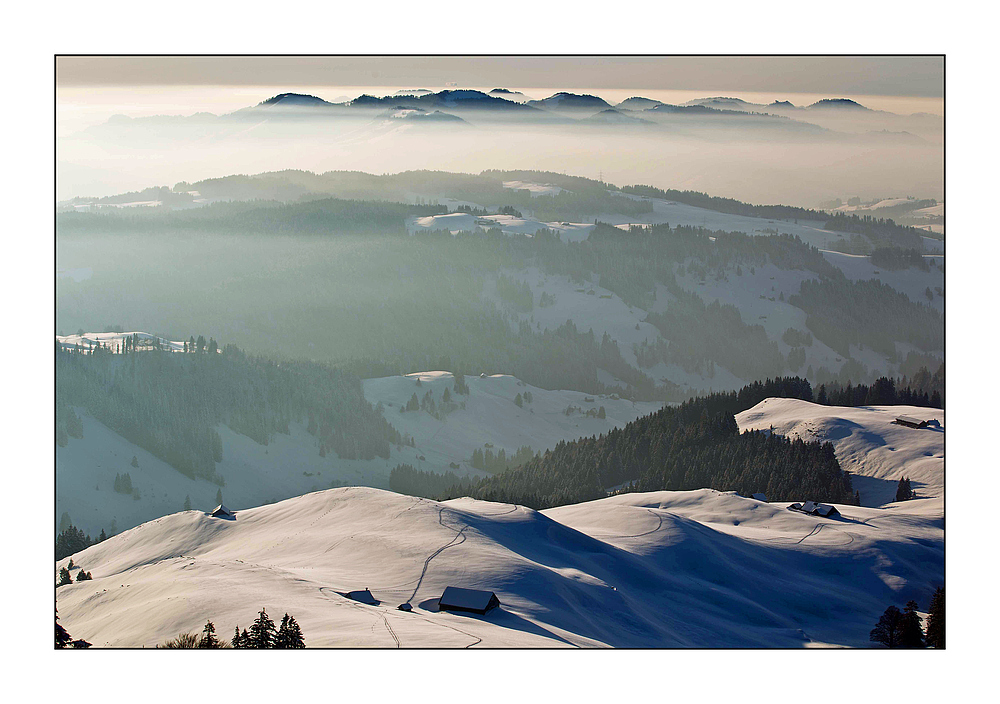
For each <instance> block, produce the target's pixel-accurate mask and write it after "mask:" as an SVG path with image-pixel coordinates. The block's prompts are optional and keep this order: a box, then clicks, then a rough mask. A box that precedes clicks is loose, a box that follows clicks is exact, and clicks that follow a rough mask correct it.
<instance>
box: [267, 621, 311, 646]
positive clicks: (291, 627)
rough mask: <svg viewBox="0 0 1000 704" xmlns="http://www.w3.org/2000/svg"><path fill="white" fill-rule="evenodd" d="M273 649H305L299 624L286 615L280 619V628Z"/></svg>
mask: <svg viewBox="0 0 1000 704" xmlns="http://www.w3.org/2000/svg"><path fill="white" fill-rule="evenodd" d="M274 647H275V648H279V649H293V648H304V647H306V644H305V641H304V640H303V638H302V630H301V629H300V628H299V624H298V623H296V622H295V618H293V617H291V616H289V615H288V614H287V613H285V615H284V616H283V617H282V619H281V626H280V627H279V628H278V635H277V638H276V639H275V641H274Z"/></svg>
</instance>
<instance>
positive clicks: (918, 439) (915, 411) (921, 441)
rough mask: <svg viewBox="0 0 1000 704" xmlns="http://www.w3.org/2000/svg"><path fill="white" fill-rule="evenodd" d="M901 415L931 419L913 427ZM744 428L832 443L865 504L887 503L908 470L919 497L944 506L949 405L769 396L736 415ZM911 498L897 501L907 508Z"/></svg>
mask: <svg viewBox="0 0 1000 704" xmlns="http://www.w3.org/2000/svg"><path fill="white" fill-rule="evenodd" d="M899 415H907V416H912V417H914V418H918V419H920V420H927V421H932V424H931V425H929V426H928V427H926V428H920V429H916V428H910V427H907V426H904V425H899V424H897V423H894V422H893V421H894V420H895V419H896V417H897V416H899ZM736 423H737V425H738V426H739V428H740V430H741V431H742V430H768V429H771V428H773V430H774V432H775V433H777V434H779V435H784V436H787V437H791V438H800V439H802V440H806V441H813V440H819V441H821V442H830V443H832V444H833V447H834V450H835V452H836V455H837V460H838V461H839V462H840V466H841V467H842V468H843V469H844V471H847V472H850V473H851V484H852V485H853V486H854V488H855V489H857V490H858V491H860V492H861V504H862V505H863V506H872V507H878V506H885V505H887V504H891V502H893V501H894V500H895V497H896V485H897V482H899V480H900V479H902V478H903V477H904V476H905V477H908V478H909V479H910V481H911V485H912V487H913V491H914V493H915V494H916V496H917V497H918V498H919V499H929V500H930V501H928V502H927V503H928V505H929V506H931V507H937V510H939V511H941V512H942V513H943V511H944V411H943V410H941V409H938V408H922V407H919V406H861V407H857V408H847V407H843V406H821V405H819V404H815V403H809V402H808V401H800V400H798V399H781V398H769V399H765V400H764V401H761V402H760V403H758V404H757V405H756V406H754V407H753V408H751V409H749V410H746V411H743V412H742V413H740V414H738V415H737V416H736ZM909 505H910V502H904V503H902V504H892V507H893V510H898V511H906V510H907V507H908V506H909Z"/></svg>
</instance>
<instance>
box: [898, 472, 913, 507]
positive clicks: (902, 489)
mask: <svg viewBox="0 0 1000 704" xmlns="http://www.w3.org/2000/svg"><path fill="white" fill-rule="evenodd" d="M912 498H914V493H913V487H912V486H910V480H909V478H907V477H902V478H900V480H899V483H898V484H897V485H896V501H909V500H910V499H912Z"/></svg>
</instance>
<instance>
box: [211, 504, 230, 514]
mask: <svg viewBox="0 0 1000 704" xmlns="http://www.w3.org/2000/svg"><path fill="white" fill-rule="evenodd" d="M212 515H213V516H232V515H233V512H232V511H230V510H229V509H228V508H226V505H225V504H219V505H218V506H216V507H215V508H214V509H212Z"/></svg>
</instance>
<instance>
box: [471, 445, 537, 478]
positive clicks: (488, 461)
mask: <svg viewBox="0 0 1000 704" xmlns="http://www.w3.org/2000/svg"><path fill="white" fill-rule="evenodd" d="M534 456H535V453H534V452H533V451H532V450H531V448H530V447H528V446H527V445H524V446H523V447H519V448H518V449H517V451H516V452H513V453H511V454H510V456H508V455H507V451H506V450H504V449H503V448H502V447H501V448H500V449H499V450H497V452H496V454H494V452H493V450H492V449H490V448H489V447H486V448H482V449H479V448H476V449H475V450H473V451H472V458H471V459H470V460H469V465H470V466H471V467H473V468H475V469H481V470H483V471H484V472H490V473H493V474H495V473H496V472H503V471H505V470H507V469H510V468H511V467H520V466H521V465H522V464H524V463H525V462H527V461H528V460H530V459H532V458H534Z"/></svg>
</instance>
